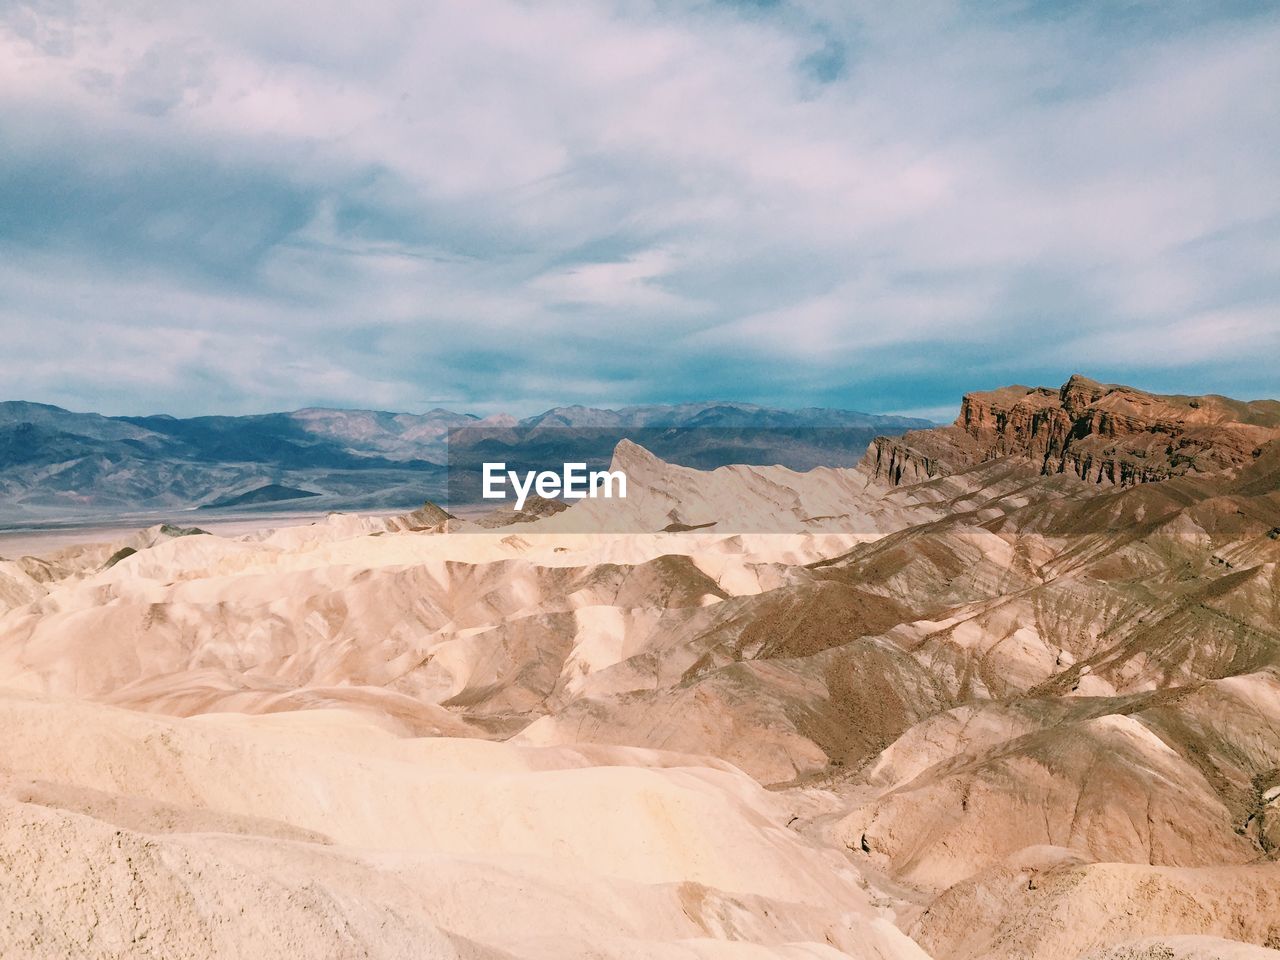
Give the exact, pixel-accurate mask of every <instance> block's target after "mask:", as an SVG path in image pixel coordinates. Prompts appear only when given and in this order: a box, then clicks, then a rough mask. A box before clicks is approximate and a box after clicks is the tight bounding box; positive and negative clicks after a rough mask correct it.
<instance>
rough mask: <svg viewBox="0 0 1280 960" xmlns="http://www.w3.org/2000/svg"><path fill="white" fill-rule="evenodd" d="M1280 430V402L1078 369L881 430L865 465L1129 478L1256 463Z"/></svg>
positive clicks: (924, 476)
mask: <svg viewBox="0 0 1280 960" xmlns="http://www.w3.org/2000/svg"><path fill="white" fill-rule="evenodd" d="M1277 439H1280V404H1277V403H1276V402H1275V401H1255V402H1252V403H1242V402H1240V401H1235V400H1229V399H1227V398H1226V397H1218V396H1204V397H1185V396H1159V395H1156V394H1151V393H1146V392H1144V391H1141V390H1136V389H1134V388H1132V387H1125V386H1118V385H1115V384H1104V383H1099V382H1097V381H1095V380H1090V379H1089V378H1087V377H1082V376H1079V375H1077V376H1073V377H1071V379H1069V380H1068V381H1067V382H1066V383H1065V384H1063V385H1062V387H1061V388H1060V389H1058V390H1053V389H1050V388H1047V387H1024V386H1011V387H1003V388H1001V389H999V390H990V391H983V392H978V393H970V394H966V395H965V397H964V400H963V401H962V403H961V405H960V416H959V417H958V418H957V419H956V421H955V423H954V424H953V425H952V426H950V427H942V428H939V429H937V430H922V431H916V432H913V433H908V434H905V435H904V436H902V437H899V438H893V439H890V438H877V440H876V442H875V443H874V444H873V445H872V449H871V450H870V451H868V461H867V464H866V465H867V466H868V467H869V468H871V469H873V470H874V471H875V473H876V474H877V476H880V477H882V478H884V479H886V480H888V481H889V482H890V483H892V484H895V485H897V484H908V483H919V482H922V481H924V480H928V479H932V478H933V477H935V476H939V475H945V474H948V473H953V472H955V471H956V470H958V469H962V468H964V467H967V466H972V465H973V464H975V463H979V462H982V461H984V460H995V459H1000V458H1005V457H1012V458H1017V459H1020V460H1025V461H1027V462H1028V463H1029V464H1030V465H1032V466H1034V467H1037V468H1038V469H1039V471H1040V472H1041V473H1046V474H1054V473H1061V474H1067V475H1072V476H1075V477H1078V478H1079V479H1081V480H1085V481H1089V482H1092V483H1101V484H1114V485H1117V486H1131V485H1134V484H1139V483H1150V482H1153V481H1159V480H1166V479H1168V478H1169V477H1174V476H1180V475H1182V474H1186V473H1214V472H1218V471H1221V470H1226V469H1230V468H1233V467H1238V466H1241V465H1243V464H1246V463H1249V462H1250V461H1251V460H1253V459H1254V458H1255V457H1257V456H1258V455H1259V451H1260V450H1261V448H1262V447H1263V446H1264V445H1266V444H1267V443H1270V442H1272V441H1274V440H1277Z"/></svg>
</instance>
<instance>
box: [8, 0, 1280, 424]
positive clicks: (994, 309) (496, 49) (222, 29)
mask: <svg viewBox="0 0 1280 960" xmlns="http://www.w3.org/2000/svg"><path fill="white" fill-rule="evenodd" d="M1277 157H1280V8H1278V7H1277V6H1276V5H1275V4H1274V3H1257V4H1248V3H1228V2H1212V3H1210V2H1206V3H1203V4H1200V3H1196V2H1179V3H1168V2H1152V3H1143V2H1137V0H1134V2H1123V0H1115V2H1099V3H1063V2H1045V3H1019V2H977V0H975V2H971V3H950V2H945V0H938V2H934V0H919V2H911V3H899V4H895V3H882V2H867V3H863V2H857V0H779V2H767V0H756V2H745V0H744V2H738V3H728V2H697V0H689V2H674V0H635V2H631V0H616V2H609V0H599V2H594V0H593V2H588V0H572V2H566V3H561V2H558V0H524V2H522V0H452V2H431V0H426V2H422V0H415V2H403V3H402V2H397V0H369V2H366V3H362V4H355V3H349V2H333V0H309V2H307V3H301V2H294V3H278V2H272V0H220V2H217V3H208V2H200V3H185V2H182V0H149V2H131V0H109V2H94V0H84V2H81V0H41V2H36V3H22V2H19V3H14V2H12V0H0V394H3V395H4V396H3V398H6V399H7V398H22V399H31V400H40V401H45V402H51V403H57V404H60V405H63V406H68V407H72V408H76V409H94V410H100V411H102V412H107V413H151V412H162V411H163V412H171V413H175V414H197V413H210V412H219V413H244V412H258V411H265V410H276V409H291V408H295V407H299V406H304V405H311V404H326V405H339V406H360V407H379V408H388V409H406V410H421V409H425V408H426V407H429V406H433V405H436V404H437V403H443V404H444V405H446V406H451V407H454V408H458V409H470V410H476V411H478V412H492V411H495V410H499V409H503V410H509V411H512V412H515V413H529V412H533V411H536V410H538V409H542V408H545V407H548V406H551V405H554V404H560V403H572V402H582V403H589V404H595V405H616V404H621V403H633V402H650V401H683V400H694V399H722V398H729V399H739V400H749V401H756V402H760V403H768V404H775V405H782V406H802V405H824V406H842V407H850V408H854V409H864V410H871V411H913V412H920V413H923V414H924V415H927V416H928V415H933V416H936V417H939V418H942V417H950V416H952V415H954V414H953V411H954V407H955V404H956V403H957V402H958V398H959V396H960V394H961V392H963V391H964V390H966V389H972V388H979V387H989V386H996V385H1000V384H1005V383H1010V382H1024V383H1027V382H1035V383H1047V384H1058V383H1060V382H1061V381H1062V380H1063V379H1065V377H1066V376H1067V375H1068V374H1069V373H1071V372H1073V371H1077V370H1079V371H1083V372H1086V373H1089V374H1090V375H1093V376H1096V377H1098V378H1101V379H1107V380H1119V381H1124V382H1129V383H1135V384H1137V385H1140V386H1145V387H1149V388H1153V389H1165V390H1178V391H1195V392H1207V391H1216V392H1224V393H1229V394H1233V395H1236V396H1242V397H1245V398H1252V397H1256V396H1264V395H1270V396H1276V395H1280V374H1278V373H1277V370H1280V366H1278V365H1277V357H1278V356H1280V161H1278V160H1277Z"/></svg>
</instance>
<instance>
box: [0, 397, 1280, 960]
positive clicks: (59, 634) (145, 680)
mask: <svg viewBox="0 0 1280 960" xmlns="http://www.w3.org/2000/svg"><path fill="white" fill-rule="evenodd" d="M615 464H616V465H617V466H618V467H619V468H622V469H625V470H626V471H627V474H628V477H629V478H630V479H631V484H632V489H631V492H630V493H629V495H628V499H627V500H625V501H615V502H604V501H599V502H592V501H584V502H582V503H580V504H578V505H575V506H573V507H570V508H569V509H567V510H558V509H555V508H553V506H552V505H549V504H545V503H540V504H536V505H535V507H536V509H534V510H532V511H530V512H527V513H525V514H511V515H507V516H505V517H504V518H503V524H504V525H501V526H496V525H488V526H485V525H481V524H478V523H475V522H472V521H459V520H456V519H453V518H450V517H449V516H448V515H447V514H445V513H444V512H443V511H441V510H439V508H435V507H432V506H430V505H428V506H427V507H424V508H423V509H422V510H419V511H416V512H414V513H409V514H406V515H403V516H390V517H367V516H356V515H333V516H330V517H329V518H327V519H325V520H323V521H320V522H316V523H311V524H305V525H298V526H291V527H283V528H279V529H276V530H270V529H264V530H260V531H255V532H250V533H238V534H232V533H229V532H225V533H223V534H221V535H215V534H209V533H205V532H202V531H199V530H193V529H183V528H177V527H167V526H166V527H153V528H150V529H147V530H145V531H142V532H139V533H135V534H130V535H128V536H119V537H116V538H114V539H113V540H112V541H111V542H100V543H95V544H90V545H84V546H74V547H62V548H59V549H57V550H56V551H54V552H52V553H47V554H45V555H43V556H41V557H39V558H36V557H17V556H14V557H11V558H10V559H5V560H0V718H2V719H0V729H2V730H3V731H4V734H5V744H4V748H3V751H0V956H3V957H5V958H10V957H13V958H25V957H31V958H64V957H83V958H95V960H96V958H116V957H125V958H166V960H186V958H190V960H196V958H201V960H203V958H215V957H289V958H379V960H382V958H386V960H390V958H405V960H408V958H414V960H420V958H430V960H436V958H439V960H446V958H450V960H452V958H459V960H461V958H468V960H512V958H521V960H523V958H531V960H532V958H540V960H561V958H608V960H629V958H643V960H685V958H688V960H695V958H706V960H710V958H727V960H739V958H740V960H754V958H767V957H777V958H791V960H801V958H806V960H836V958H842V957H843V958H858V960H928V958H933V960H980V958H1008V960H1013V958H1034V960H1070V958H1091V960H1210V958H1228V960H1264V958H1268V957H1270V958H1276V960H1280V863H1278V862H1277V856H1278V854H1277V851H1278V850H1280V404H1276V403H1274V402H1269V401H1268V402H1261V403H1253V404H1244V403H1237V402H1235V401H1229V400H1226V399H1224V398H1218V397H1196V398H1191V397H1157V396H1153V395H1149V394H1145V393H1141V392H1139V391H1135V390H1130V389H1127V388H1121V387H1112V386H1108V385H1102V384H1096V383H1093V382H1092V381H1088V380H1085V379H1083V378H1073V379H1072V380H1071V381H1070V382H1068V383H1067V384H1066V385H1064V386H1063V387H1062V388H1061V389H1057V388H1054V389H1030V388H1025V387H1018V388H1007V389H1005V390H1001V391H994V392H991V393H984V394H972V395H970V396H969V397H967V398H966V400H965V404H964V407H963V408H962V411H961V416H960V418H959V419H958V420H957V422H956V424H955V425H954V426H950V427H943V428H937V429H934V430H922V431H915V432H912V433H908V434H906V435H904V436H902V437H895V438H891V439H880V440H877V441H876V442H875V443H873V444H872V446H871V448H870V449H869V450H868V452H867V455H866V457H865V458H864V460H863V461H862V463H861V464H860V465H859V466H858V467H856V468H850V469H828V468H818V469H815V470H812V471H809V472H806V473H795V472H792V471H789V470H785V469H783V468H780V467H725V468H720V469H718V470H715V471H709V472H699V471H696V470H692V469H689V468H685V467H678V466H674V465H671V464H667V463H664V462H663V461H661V460H659V459H657V458H656V457H654V456H652V455H651V454H649V453H648V452H647V451H645V450H644V449H642V448H640V447H637V446H635V445H634V444H628V443H625V442H624V443H623V444H621V445H620V446H619V448H618V451H617V453H616V455H615ZM0 552H3V551H0Z"/></svg>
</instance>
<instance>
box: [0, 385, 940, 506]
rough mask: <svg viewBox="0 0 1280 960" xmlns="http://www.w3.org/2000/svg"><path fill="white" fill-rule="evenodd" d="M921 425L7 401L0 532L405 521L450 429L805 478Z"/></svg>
mask: <svg viewBox="0 0 1280 960" xmlns="http://www.w3.org/2000/svg"><path fill="white" fill-rule="evenodd" d="M927 426H930V424H929V422H928V421H924V420H919V419H913V418H909V417H892V416H873V415H868V414H862V413H854V412H850V411H842V410H826V409H816V408H815V409H805V410H795V411H786V410H774V409H769V408H766V407H759V406H755V405H751V404H742V403H700V404H681V405H675V406H636V407H624V408H622V409H619V410H604V409H596V408H590V407H582V406H571V407H558V408H555V409H552V410H548V411H546V412H545V413H542V414H539V415H537V416H534V417H528V418H526V419H523V420H517V419H516V418H514V417H511V416H507V415H497V416H492V417H488V418H483V419H482V418H479V417H476V416H473V415H469V414H460V413H453V412H451V411H448V410H443V409H435V410H431V411H429V412H427V413H424V414H408V413H386V412H380V411H370V410H330V409H306V410H298V411H294V412H292V413H272V414H262V415H255V416H240V417H220V416H209V417H195V418H190V419H178V418H174V417H169V416H148V417H106V416H101V415H99V414H94V413H72V412H70V411H67V410H63V409H61V408H59V407H54V406H48V405H45V404H36V403H25V402H20V401H10V402H4V403H0V522H9V523H20V522H24V521H27V522H35V521H56V520H65V519H75V518H95V517H96V518H101V517H103V516H105V515H115V514H146V513H162V512H165V511H181V510H187V509H192V508H201V507H203V508H206V509H215V508H237V509H244V508H246V507H252V506H257V507H259V508H263V507H270V508H272V509H282V508H288V507H290V506H293V507H297V508H301V509H307V510H335V509H344V510H350V509H365V510H370V509H396V508H408V507H411V506H414V505H417V504H420V503H421V502H422V501H423V500H424V499H428V498H430V499H436V500H442V499H447V489H446V481H447V478H448V473H449V470H448V464H449V453H450V451H449V436H450V431H455V436H457V435H458V434H457V431H459V430H460V429H463V428H466V429H465V433H464V435H468V436H474V437H475V439H476V440H477V441H480V440H483V441H486V442H497V443H499V444H500V446H501V447H502V448H505V449H510V448H511V447H513V446H517V447H520V448H521V449H523V450H524V451H525V454H526V455H527V456H541V457H544V458H545V457H547V456H550V455H552V454H561V455H563V456H568V455H570V454H571V455H573V456H582V457H585V458H586V459H589V460H592V461H602V460H603V461H607V459H608V455H609V453H610V452H611V451H612V449H613V446H614V444H615V443H616V442H617V441H618V440H619V439H621V438H622V437H623V436H626V435H628V434H631V433H636V432H637V431H642V432H645V434H646V435H651V436H653V438H654V442H655V446H656V447H657V449H659V451H660V452H661V453H662V454H663V455H664V456H666V457H668V458H670V459H672V460H673V461H674V462H686V461H688V462H691V463H693V464H694V465H697V466H703V467H714V466H718V465H720V464H721V463H733V462H755V463H759V462H763V463H774V462H778V463H787V464H790V465H793V466H797V467H804V466H809V465H813V464H814V463H815V462H824V461H830V460H834V461H837V462H842V463H849V464H852V463H854V462H856V461H857V460H858V459H860V458H861V456H862V453H863V450H864V449H865V447H866V444H867V443H868V442H869V441H870V440H871V439H872V438H873V437H875V436H877V435H880V434H893V433H901V432H902V431H904V430H909V429H913V428H920V427H927ZM673 431H674V432H673ZM664 437H665V439H664ZM709 438H714V441H715V442H713V443H708V440H709Z"/></svg>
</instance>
